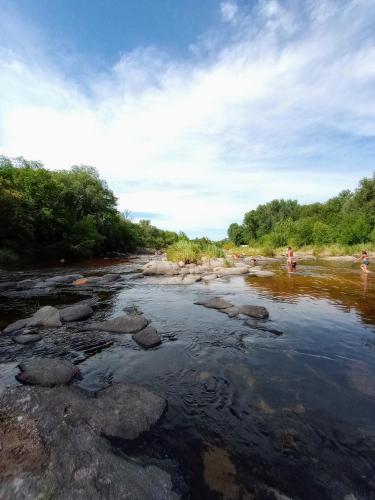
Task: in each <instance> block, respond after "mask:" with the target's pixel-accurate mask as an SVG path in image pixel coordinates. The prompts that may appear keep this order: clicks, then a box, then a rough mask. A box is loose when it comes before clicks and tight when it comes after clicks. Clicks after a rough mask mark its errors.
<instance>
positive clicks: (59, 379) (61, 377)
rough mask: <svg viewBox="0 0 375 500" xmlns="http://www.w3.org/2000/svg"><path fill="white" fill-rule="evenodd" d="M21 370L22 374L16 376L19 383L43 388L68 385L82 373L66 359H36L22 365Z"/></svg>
mask: <svg viewBox="0 0 375 500" xmlns="http://www.w3.org/2000/svg"><path fill="white" fill-rule="evenodd" d="M19 368H20V370H21V373H19V374H18V375H17V376H16V378H17V380H18V381H19V382H22V383H24V384H30V385H41V386H43V387H53V386H54V385H64V384H68V383H69V382H70V381H71V380H72V378H73V377H75V376H76V375H78V374H79V373H80V372H79V369H78V368H77V367H76V366H75V365H73V363H71V362H70V361H67V360H65V359H51V358H37V357H35V358H31V359H30V360H28V361H24V362H23V363H21V364H20V365H19Z"/></svg>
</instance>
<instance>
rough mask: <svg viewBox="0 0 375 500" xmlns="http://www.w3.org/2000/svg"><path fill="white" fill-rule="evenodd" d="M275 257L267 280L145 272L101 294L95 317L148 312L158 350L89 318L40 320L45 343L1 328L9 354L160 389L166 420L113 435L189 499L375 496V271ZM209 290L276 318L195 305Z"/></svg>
mask: <svg viewBox="0 0 375 500" xmlns="http://www.w3.org/2000/svg"><path fill="white" fill-rule="evenodd" d="M123 266H126V264H124V265H123ZM270 269H273V270H274V271H275V272H276V275H275V276H273V277H270V278H268V277H262V278H261V277H259V278H257V277H250V276H249V277H247V278H243V277H233V278H226V279H221V280H217V281H214V282H210V283H209V284H201V283H197V284H195V285H192V286H168V285H164V286H163V285H160V284H157V280H155V281H153V282H151V281H146V280H143V281H142V280H137V281H134V282H133V283H132V285H131V286H128V287H126V288H123V289H119V290H115V291H113V292H111V293H109V294H107V295H103V296H102V298H101V299H100V300H99V307H98V308H97V310H96V313H95V317H94V318H93V321H96V320H98V319H99V320H100V319H103V318H107V317H113V316H116V315H118V314H120V313H122V312H123V310H124V309H125V308H131V309H132V308H136V309H139V310H141V311H142V312H143V313H144V314H145V316H146V317H147V318H149V319H150V320H151V321H152V324H153V326H155V328H156V329H157V330H158V331H159V332H160V333H161V335H162V339H163V344H162V345H161V346H159V347H157V348H154V349H152V350H150V351H144V350H142V349H141V348H140V347H139V346H137V345H136V344H135V343H134V342H133V341H132V339H131V338H130V336H127V335H112V336H110V335H109V334H104V333H103V334H99V332H96V333H95V332H93V331H92V329H90V326H89V324H86V323H85V324H84V325H82V324H81V325H80V324H74V325H72V326H70V327H69V328H67V327H64V328H63V329H60V330H59V329H54V330H51V331H46V333H45V336H44V338H43V340H42V341H41V343H40V344H39V346H38V347H37V346H34V347H25V346H15V345H14V344H13V343H11V342H8V343H6V342H5V339H2V340H1V341H0V343H1V342H2V344H1V348H2V351H3V353H2V357H1V359H2V360H17V361H18V360H20V359H24V358H25V357H27V356H29V355H30V354H35V353H38V354H45V355H59V356H63V357H70V358H71V359H74V360H75V361H76V362H77V363H80V368H81V372H82V379H81V380H77V381H76V382H75V383H76V385H78V386H80V387H81V388H82V389H84V390H88V391H93V392H95V391H97V390H99V389H101V388H103V387H106V386H108V385H110V384H111V383H114V382H131V383H138V384H142V385H144V386H145V387H148V388H149V389H151V390H153V391H155V392H156V393H158V394H160V395H161V396H164V397H165V398H166V399H167V400H168V410H167V411H166V413H165V415H164V417H163V419H162V421H161V423H160V425H158V426H157V427H155V428H154V429H153V430H152V431H151V432H149V433H148V434H145V435H143V436H142V437H141V438H139V439H138V440H137V441H134V442H127V441H121V440H118V439H113V438H112V439H111V442H112V446H113V449H114V451H115V452H116V453H118V454H120V455H121V454H123V455H124V456H130V457H133V458H134V459H135V460H141V461H142V462H144V463H149V464H156V465H158V464H159V463H160V464H163V465H160V466H162V467H164V468H167V469H168V467H169V469H168V470H169V472H170V473H171V474H172V476H173V477H174V479H175V481H176V483H175V484H176V489H178V490H179V491H180V492H182V494H183V496H184V497H185V498H193V499H199V500H200V499H203V498H204V499H206V498H207V499H219V498H227V499H234V500H236V499H252V498H255V499H278V500H279V499H285V498H286V497H284V496H282V495H286V496H287V497H289V498H293V499H311V500H316V499H327V500H328V499H344V498H347V499H351V500H352V499H354V498H357V499H358V500H359V499H361V498H366V499H371V498H375V493H374V492H375V481H374V477H375V476H374V471H375V422H374V419H373V415H374V410H375V363H374V361H375V286H374V279H373V277H372V276H369V277H368V278H367V279H366V278H364V277H363V276H362V275H361V274H359V272H358V270H357V268H356V267H351V266H350V265H341V266H338V265H330V264H326V263H320V262H318V263H313V264H311V263H309V264H307V265H303V264H301V265H299V266H298V270H297V272H296V273H294V274H293V275H288V274H287V273H286V270H285V269H284V268H283V267H281V266H280V264H276V265H273V266H271V267H270ZM82 272H85V273H86V272H87V273H91V272H92V269H91V267H90V268H89V269H84V270H82ZM215 296H220V297H223V298H225V299H226V300H228V301H230V302H232V303H233V304H255V305H263V306H265V307H267V308H268V310H269V312H270V319H269V320H268V321H264V322H262V323H258V328H256V327H257V323H255V324H254V326H255V328H249V326H247V325H246V324H245V323H244V318H229V317H227V316H226V315H224V314H222V313H220V312H218V311H216V310H210V309H206V308H204V307H201V306H198V305H194V302H197V301H199V300H202V299H204V298H207V297H215ZM79 298H80V299H82V297H81V296H80V297H79ZM64 300H67V296H65V298H64ZM60 303H61V302H60ZM9 307H10V308H11V305H9ZM15 307H18V306H17V305H15ZM20 307H21V306H20ZM21 309H22V307H21ZM21 309H17V312H18V311H20V310H21ZM272 331H277V332H283V334H282V335H275V334H273V333H272ZM4 353H5V354H4ZM166 459H167V461H166ZM168 464H169V465H168ZM178 477H182V478H183V481H179V480H178V479H177V478H178ZM350 495H354V496H352V497H351V496H350Z"/></svg>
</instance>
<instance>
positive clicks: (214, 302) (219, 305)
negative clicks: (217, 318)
mask: <svg viewBox="0 0 375 500" xmlns="http://www.w3.org/2000/svg"><path fill="white" fill-rule="evenodd" d="M194 304H196V305H199V306H204V307H208V308H209V309H229V308H230V307H233V304H231V303H230V302H228V301H226V300H224V299H222V298H220V297H214V298H212V299H209V300H204V301H198V302H194Z"/></svg>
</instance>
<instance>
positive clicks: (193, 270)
mask: <svg viewBox="0 0 375 500" xmlns="http://www.w3.org/2000/svg"><path fill="white" fill-rule="evenodd" d="M188 269H189V274H204V273H209V272H210V270H211V269H210V267H208V266H196V265H194V267H190V268H188Z"/></svg>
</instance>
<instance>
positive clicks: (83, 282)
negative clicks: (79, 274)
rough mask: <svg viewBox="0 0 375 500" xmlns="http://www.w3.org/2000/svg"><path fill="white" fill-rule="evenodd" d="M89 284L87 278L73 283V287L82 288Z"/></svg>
mask: <svg viewBox="0 0 375 500" xmlns="http://www.w3.org/2000/svg"><path fill="white" fill-rule="evenodd" d="M87 283H88V279H87V278H80V279H78V280H75V281H73V283H72V285H74V286H82V285H86V284H87Z"/></svg>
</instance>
